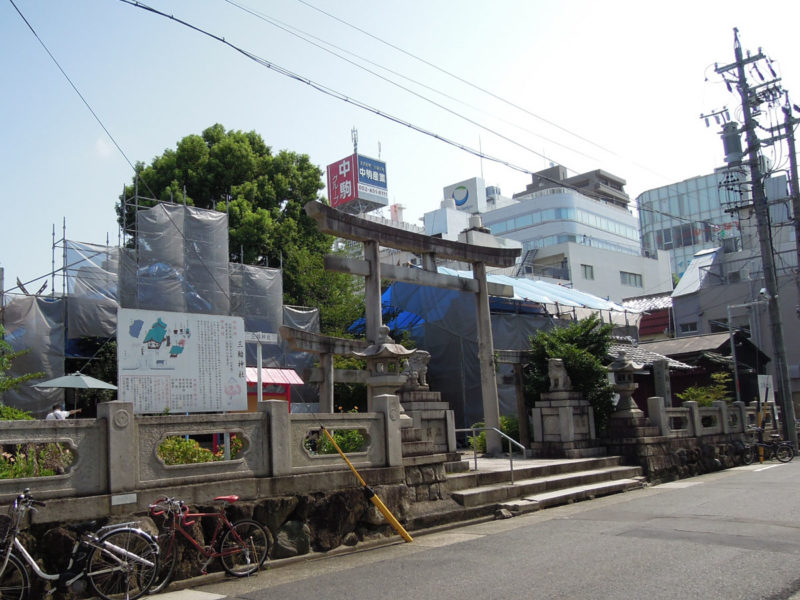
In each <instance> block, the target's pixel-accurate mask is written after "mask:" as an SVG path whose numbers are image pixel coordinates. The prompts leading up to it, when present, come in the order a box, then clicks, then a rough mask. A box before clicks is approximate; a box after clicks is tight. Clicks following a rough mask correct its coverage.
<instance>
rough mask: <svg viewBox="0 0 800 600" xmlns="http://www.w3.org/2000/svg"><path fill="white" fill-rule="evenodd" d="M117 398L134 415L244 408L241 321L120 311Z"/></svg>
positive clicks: (216, 317) (158, 312)
mask: <svg viewBox="0 0 800 600" xmlns="http://www.w3.org/2000/svg"><path fill="white" fill-rule="evenodd" d="M117 323H118V326H117V368H118V388H119V390H118V396H119V399H120V400H124V401H126V402H132V403H133V410H134V412H135V413H138V414H158V413H165V412H169V413H177V414H183V413H187V412H190V413H194V412H224V411H232V410H247V385H246V381H245V339H244V338H245V336H244V319H242V318H241V317H227V316H220V315H202V314H190V313H173V312H166V311H153V310H138V309H128V308H121V309H119V311H118V313H117Z"/></svg>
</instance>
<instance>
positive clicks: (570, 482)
mask: <svg viewBox="0 0 800 600" xmlns="http://www.w3.org/2000/svg"><path fill="white" fill-rule="evenodd" d="M640 475H641V468H640V467H625V466H618V467H606V468H600V469H591V470H584V471H579V472H573V473H558V474H555V475H548V476H543V477H536V478H534V479H517V480H515V482H514V483H513V484H512V483H510V482H503V483H500V484H493V485H481V486H478V487H471V488H466V489H461V490H459V491H450V497H451V498H452V499H453V500H455V501H456V502H457V503H458V504H461V505H462V506H479V505H482V504H497V503H500V502H507V501H509V500H512V499H514V498H521V497H526V496H529V495H532V494H543V493H545V492H550V491H553V490H559V489H563V488H569V487H576V486H585V485H591V484H596V483H600V482H606V481H610V480H614V479H625V478H630V479H632V478H634V477H637V476H640ZM449 482H450V479H448V483H449Z"/></svg>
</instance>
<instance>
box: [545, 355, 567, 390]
mask: <svg viewBox="0 0 800 600" xmlns="http://www.w3.org/2000/svg"><path fill="white" fill-rule="evenodd" d="M547 374H548V376H549V377H550V391H551V392H558V391H565V390H571V389H572V381H570V379H569V375H567V368H566V367H565V366H564V359H562V358H548V359H547Z"/></svg>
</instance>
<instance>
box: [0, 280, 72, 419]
mask: <svg viewBox="0 0 800 600" xmlns="http://www.w3.org/2000/svg"><path fill="white" fill-rule="evenodd" d="M3 322H4V327H5V329H6V336H5V340H6V342H8V343H9V344H10V345H11V348H12V349H13V350H14V351H15V352H19V351H23V350H30V352H27V353H26V354H24V355H22V356H20V357H19V358H17V359H16V360H15V361H14V362H13V363H12V365H11V369H10V370H9V375H10V376H11V377H18V376H20V375H25V374H27V373H37V372H39V371H42V372H44V374H45V375H44V376H43V377H42V378H41V379H37V380H32V381H28V382H25V383H23V384H22V385H20V386H19V387H18V388H17V389H14V390H8V391H6V392H3V397H2V401H3V403H4V404H7V405H8V406H13V407H15V408H19V409H21V410H27V411H30V412H31V413H32V414H33V415H34V416H36V417H42V418H43V417H44V416H45V415H46V414H47V413H48V412H49V410H50V407H51V406H52V405H53V403H54V402H58V401H60V400H62V399H63V397H64V390H59V389H54V390H37V389H35V388H33V387H32V385H33V384H35V383H36V382H37V381H44V380H46V379H49V378H51V377H58V376H60V375H63V374H64V300H61V299H52V298H39V297H34V296H18V297H14V298H12V300H11V301H10V302H9V303H8V304H7V305H6V306H5V308H4V311H3Z"/></svg>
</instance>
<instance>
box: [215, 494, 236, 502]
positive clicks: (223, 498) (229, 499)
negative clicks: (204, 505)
mask: <svg viewBox="0 0 800 600" xmlns="http://www.w3.org/2000/svg"><path fill="white" fill-rule="evenodd" d="M238 499H239V496H217V497H216V498H214V500H220V501H222V502H228V503H229V504H233V503H234V502H236V501H237V500H238Z"/></svg>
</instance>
